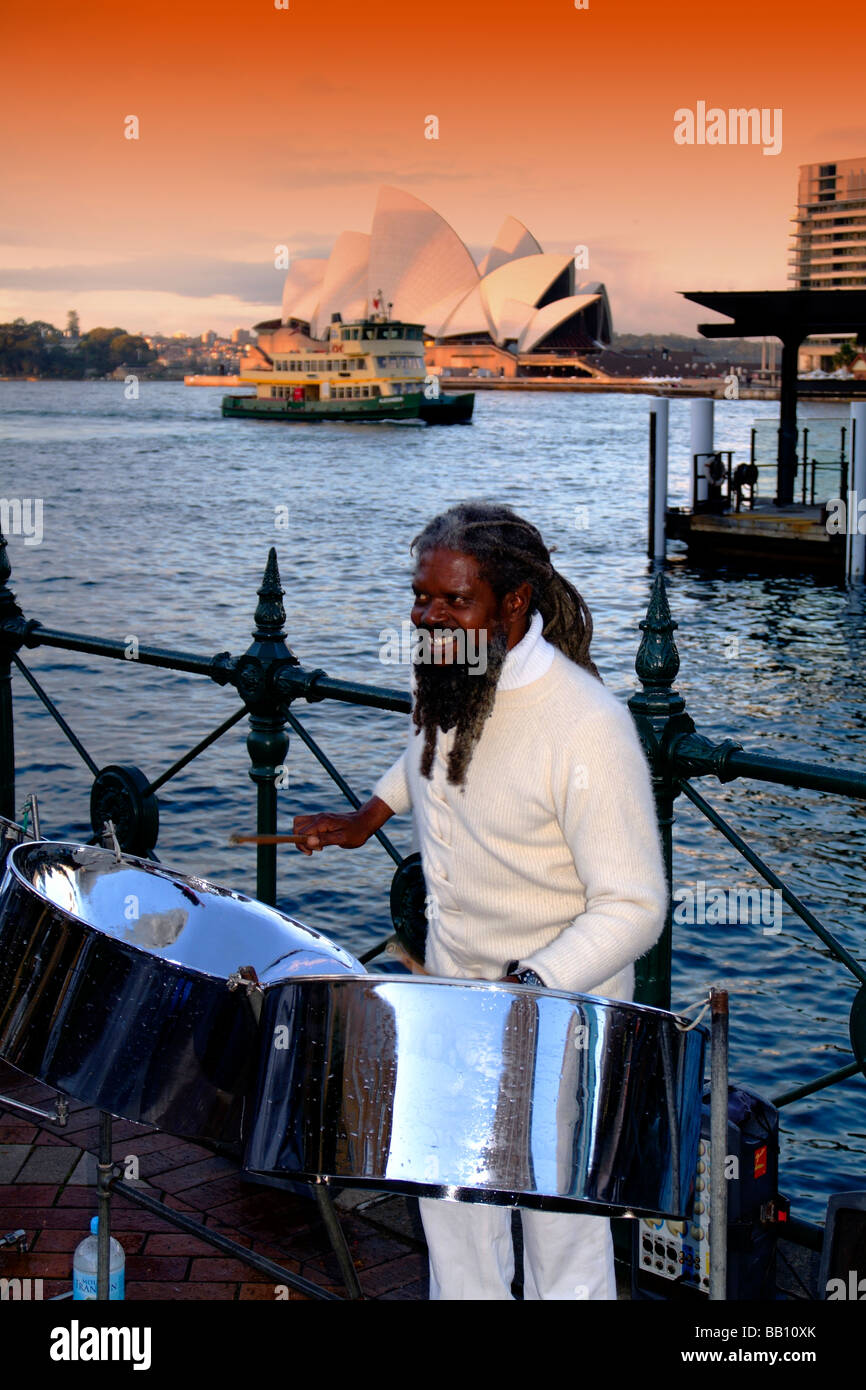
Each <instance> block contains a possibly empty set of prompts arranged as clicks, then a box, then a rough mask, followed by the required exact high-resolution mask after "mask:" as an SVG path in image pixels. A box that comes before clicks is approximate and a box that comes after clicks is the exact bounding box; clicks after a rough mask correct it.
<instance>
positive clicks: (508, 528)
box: [294, 503, 667, 1299]
mask: <svg viewBox="0 0 866 1390" xmlns="http://www.w3.org/2000/svg"><path fill="white" fill-rule="evenodd" d="M412 550H413V552H414V554H415V557H416V566H415V574H414V578H413V586H412V587H413V590H414V594H415V601H414V605H413V608H412V621H413V623H414V624H415V627H416V628H417V629H420V631H421V634H426V637H427V641H428V652H429V654H430V658H431V659H430V660H429V661H428V662H427V664H419V665H417V666H416V667H415V691H414V702H413V711H412V729H411V730H410V736H409V745H408V747H407V749H406V750H405V752H404V753H403V755H402V756H401V757H400V758H399V759H398V760H397V762H396V763H395V764H394V766H393V767H392V768H391V769H390V770H389V771H388V772H386V773H385V775H384V776H383V777H381V778H380V779H379V781H378V782H377V783H376V786H375V788H374V794H373V796H372V797H371V799H370V800H369V801H368V802H367V803H366V805H364V806H362V807H360V809H359V810H358V811H355V812H352V813H350V814H348V815H318V816H298V817H297V818H296V819H295V826H294V828H295V832H296V834H300V835H304V836H305V837H306V839H305V842H304V843H303V844H301V845H299V848H300V849H301V850H302V851H303V852H304V853H308V854H309V853H312V852H313V851H314V850H318V849H321V848H322V847H323V846H324V845H326V844H336V845H342V846H344V847H352V846H356V845H361V844H364V843H365V842H366V840H368V839H369V837H370V836H371V835H372V834H373V833H374V831H376V830H378V829H379V828H380V826H382V825H383V824H384V823H385V821H386V820H387V819H388V818H389V817H390V816H391V815H394V814H399V813H401V812H404V811H408V810H409V809H410V808H411V810H412V812H413V816H414V822H415V830H416V834H417V838H418V842H419V847H420V851H421V858H422V863H423V868H424V877H425V880H426V884H427V891H428V904H429V905H430V908H432V910H428V922H429V926H428V933H427V946H426V955H425V962H424V964H425V969H426V971H427V973H429V974H432V975H438V976H449V977H452V978H454V977H457V978H469V979H473V978H474V979H479V978H480V979H486V980H509V981H516V982H518V983H523V984H531V985H535V986H536V987H539V986H540V987H542V988H548V989H559V990H568V991H571V992H573V993H579V994H596V995H601V996H603V997H608V998H614V999H631V998H632V993H633V988H634V961H635V960H636V959H637V957H638V956H640V955H642V954H643V953H644V952H645V951H647V950H648V949H649V948H650V946H652V945H653V943H654V942H655V941H656V939H657V938H658V936H659V935H660V933H661V930H662V927H663V924H664V919H665V911H666V906H667V886H666V881H665V873H664V865H663V860H662V853H661V846H660V842H659V834H658V826H657V822H656V818H655V807H654V803H653V798H652V791H651V783H650V775H649V768H648V766H647V762H646V759H645V756H644V753H643V749H642V748H641V745H640V741H639V739H638V737H637V734H636V732H635V729H634V725H633V723H632V719H631V716H630V714H629V712H628V710H627V709H626V708H625V707H624V706H623V705H622V704H621V703H620V702H619V701H618V700H617V699H616V698H615V697H614V696H613V695H611V694H610V693H609V692H608V691H607V690H606V689H605V687H604V684H603V682H602V680H601V677H600V676H599V674H598V671H597V670H596V667H595V665H594V664H593V662H592V660H591V658H590V654H589V646H590V640H591V638H592V618H591V616H590V613H589V610H588V608H587V606H586V604H585V603H584V601H583V599H582V598H581V596H580V594H579V593H578V592H577V590H576V589H575V588H574V587H573V586H572V585H571V584H570V583H569V582H568V580H567V579H565V578H564V577H563V575H561V574H559V573H558V572H557V571H556V570H555V569H554V567H553V565H552V564H551V560H550V553H549V551H548V549H547V547H546V546H545V544H544V541H543V540H542V538H541V535H540V534H539V532H538V530H537V529H536V528H535V527H534V526H533V525H531V524H530V522H528V521H525V520H524V519H523V518H522V517H520V516H518V515H517V514H516V513H515V512H513V511H512V510H511V508H509V507H505V506H493V505H489V504H486V503H464V504H461V505H459V506H455V507H451V508H450V509H449V510H448V511H446V512H443V513H442V515H441V516H437V517H435V518H434V519H433V521H431V522H430V523H429V525H427V526H426V527H425V528H424V530H423V531H422V532H421V533H420V535H418V536H416V537H415V540H414V541H413V542H412ZM461 637H462V638H463V641H464V644H465V643H466V639H467V638H473V639H474V642H475V645H474V647H473V650H475V651H476V652H484V653H485V654H486V669H485V670H484V671H483V672H482V671H480V670H479V669H476V668H474V667H472V666H471V665H470V663H469V662H467V661H465V660H460V658H459V651H460V645H461V643H460V640H459V639H460V638H461ZM420 1205H421V1215H422V1219H423V1222H424V1230H425V1234H426V1236H427V1243H428V1247H429V1251H430V1297H431V1298H443V1299H508V1298H511V1297H512V1294H511V1282H512V1278H513V1274H514V1252H513V1247H512V1242H511V1226H510V1222H511V1213H510V1210H509V1209H508V1208H507V1207H500V1206H486V1205H482V1204H463V1203H451V1202H445V1201H438V1200H430V1199H423V1200H422V1201H421V1204H420ZM521 1216H522V1222H523V1242H524V1297H525V1298H531V1299H536V1298H537V1299H578V1298H590V1299H614V1298H616V1283H615V1279H614V1267H613V1244H612V1240H611V1234H610V1222H609V1221H608V1220H607V1219H606V1218H604V1217H599V1216H584V1215H572V1214H565V1215H562V1214H558V1213H551V1212H540V1211H529V1210H524V1211H522V1212H521Z"/></svg>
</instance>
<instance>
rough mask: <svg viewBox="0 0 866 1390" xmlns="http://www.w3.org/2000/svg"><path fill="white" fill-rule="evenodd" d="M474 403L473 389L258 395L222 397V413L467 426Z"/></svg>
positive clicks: (288, 420) (283, 419)
mask: <svg viewBox="0 0 866 1390" xmlns="http://www.w3.org/2000/svg"><path fill="white" fill-rule="evenodd" d="M474 405H475V395H474V393H473V392H471V391H470V392H465V393H463V394H462V395H459V396H444V395H443V396H439V397H437V398H436V399H434V400H427V399H426V398H425V396H424V395H423V393H422V392H420V391H419V392H417V393H415V394H412V395H407V396H397V397H391V398H388V397H384V396H377V397H373V398H371V399H368V400H367V399H365V400H352V401H348V400H325V401H289V400H266V399H262V398H260V397H258V396H249V395H246V396H223V401H222V413H223V415H224V416H226V417H230V418H232V419H235V420H238V419H239V420H268V421H270V422H271V423H274V424H302V423H303V424H322V423H323V422H326V421H330V422H331V423H332V424H375V423H376V422H381V421H384V420H410V421H411V420H420V421H422V422H423V423H424V424H427V425H468V424H470V423H471V420H472V410H473V408H474Z"/></svg>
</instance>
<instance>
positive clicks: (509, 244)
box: [261, 186, 611, 353]
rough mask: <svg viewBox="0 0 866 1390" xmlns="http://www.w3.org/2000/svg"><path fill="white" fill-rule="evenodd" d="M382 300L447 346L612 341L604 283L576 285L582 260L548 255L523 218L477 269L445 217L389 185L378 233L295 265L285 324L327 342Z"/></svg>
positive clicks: (348, 237)
mask: <svg viewBox="0 0 866 1390" xmlns="http://www.w3.org/2000/svg"><path fill="white" fill-rule="evenodd" d="M374 301H379V302H380V303H381V302H382V301H384V304H385V305H386V306H387V309H388V311H389V313H390V314H391V316H392V317H393V318H395V319H401V320H404V321H406V322H410V323H422V324H424V326H425V329H426V331H427V333H428V334H429V335H430V336H431V337H433V338H435V339H436V340H437V342H439V343H442V344H445V345H447V344H449V343H453V344H458V343H486V344H488V345H490V346H491V348H493V347H495V348H498V349H504V350H506V351H507V352H511V353H533V352H535V353H538V352H553V353H556V352H586V351H590V352H591V351H594V350H597V349H598V348H601V347H604V346H605V345H606V344H608V343H609V342H610V336H611V318H610V306H609V304H608V300H607V292H606V290H605V287H604V285H602V284H599V283H588V282H584V283H575V274H574V260H573V259H572V257H571V256H570V255H566V254H563V253H547V252H544V251H543V250H542V248H541V246H540V245H539V243H538V242H537V241H536V239H535V237H534V236H533V235H532V233H531V232H530V231H528V229H527V228H526V227H524V225H523V223H522V222H519V221H518V220H517V219H516V218H514V217H506V219H505V221H504V222H503V224H502V226H501V228H500V230H499V233H498V234H497V237H496V240H495V241H494V243H493V245H492V246H491V248H490V250H489V251H488V252H487V254H486V255H485V256H484V257H483V259H482V260H481V262H480V264H479V265H477V266H476V264H475V261H474V259H473V257H472V255H471V254H470V252H469V251H468V249H467V247H466V246H465V245H464V243H463V241H462V240H461V239H460V237H459V236H458V235H457V233H456V232H455V231H454V229H453V228H452V227H451V226H450V225H449V223H448V222H446V220H445V218H444V217H442V216H440V214H439V213H438V212H436V211H435V209H433V208H431V207H430V206H428V204H427V203H424V202H422V201H421V199H420V198H416V197H414V196H413V194H411V193H406V192H405V191H403V190H402V189H399V188H390V187H387V186H385V187H382V188H381V189H380V190H379V197H378V201H377V204H376V211H375V214H374V217H373V226H372V229H371V231H370V232H369V233H366V232H355V231H346V232H342V233H341V234H340V236H339V237H338V238H337V241H336V243H335V245H334V249H333V251H332V252H331V255H330V257H329V258H328V259H327V260H324V259H299V260H296V261H293V263H292V266H291V269H290V270H289V272H288V274H287V276H286V281H285V286H284V288H283V303H282V320H281V321H282V323H283V324H285V325H288V324H290V323H291V324H292V325H293V327H295V328H297V327H299V326H300V325H303V326H304V327H305V328H306V330H307V331H308V333H309V336H310V337H311V338H313V339H321V338H323V337H325V336H326V334H327V328H328V324H329V323H331V321H332V319H333V317H334V316H335V315H337V314H339V315H340V317H341V318H342V320H343V322H344V323H346V322H350V321H352V320H353V319H359V318H363V317H365V316H366V315H367V314H369V313H370V312H372V310H373V305H374ZM261 326H262V327H263V328H264V327H265V325H261ZM270 326H271V325H269V327H270Z"/></svg>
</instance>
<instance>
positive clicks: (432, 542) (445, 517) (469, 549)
mask: <svg viewBox="0 0 866 1390" xmlns="http://www.w3.org/2000/svg"><path fill="white" fill-rule="evenodd" d="M435 549H443V550H457V551H460V552H461V553H462V554H464V555H471V556H472V557H473V558H474V559H475V560H477V561H478V567H479V571H480V573H481V577H482V578H483V579H485V580H486V581H487V583H488V584H489V585H490V587H491V589H492V590H493V592H494V594H495V595H496V597H497V599H498V600H500V601H501V600H502V599H503V598H504V596H505V595H506V594H510V593H513V591H514V590H515V589H517V588H519V587H520V585H521V584H523V583H524V582H528V583H529V584H530V585H531V586H532V599H531V601H530V612H532V611H534V610H535V609H537V610H538V612H539V613H540V614H541V616H542V619H543V620H544V627H543V628H542V636H544V637H546V639H547V641H548V642H552V643H553V645H554V646H556V647H559V649H560V651H561V652H563V653H564V654H565V655H566V656H567V657H569V658H570V659H571V660H572V661H574V662H575V663H576V664H577V665H578V666H582V667H583V669H584V670H585V671H589V672H590V673H591V674H592V675H593V676H595V677H596V679H597V680H599V681H601V676H600V675H599V673H598V669H597V668H596V665H595V662H594V661H593V660H592V658H591V657H590V654H589V644H590V642H591V641H592V615H591V614H590V611H589V609H588V608H587V606H586V603H585V602H584V600H583V598H582V597H581V595H580V594H579V593H578V591H577V589H575V587H574V585H573V584H570V583H569V581H568V580H567V579H566V578H565V576H564V575H562V574H560V573H559V572H558V571H557V570H555V569H554V568H553V565H552V564H551V562H550V551H549V550H548V549H547V546H546V545H545V544H544V541H543V540H542V539H541V533H540V531H539V530H538V529H537V528H536V527H535V526H533V525H532V523H531V522H530V521H526V520H525V519H524V518H523V517H522V516H518V515H517V513H516V512H514V511H512V509H511V508H510V507H506V506H505V505H504V504H497V503H493V502H459V503H458V504H457V505H456V506H454V507H449V509H448V511H447V512H442V513H441V514H440V515H439V516H436V517H434V518H433V520H432V521H430V522H428V524H427V525H426V526H425V527H424V530H423V531H420V532H419V533H418V535H417V536H416V537H415V539H414V540H413V541H412V544H411V546H410V552H411V553H412V554H416V553H417V554H418V555H421V554H423V553H424V552H426V551H429V550H435ZM602 684H604V682H603V681H602Z"/></svg>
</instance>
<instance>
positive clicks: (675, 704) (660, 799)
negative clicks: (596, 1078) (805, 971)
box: [628, 571, 694, 1009]
mask: <svg viewBox="0 0 866 1390" xmlns="http://www.w3.org/2000/svg"><path fill="white" fill-rule="evenodd" d="M678 626H679V624H678V623H675V622H674V621H673V619H672V618H671V610H670V608H669V607H668V600H667V594H666V593H665V582H664V576H663V575H662V573H661V571H659V573H658V574H657V575H656V577H655V580H654V582H653V587H652V593H651V595H650V601H649V605H648V607H647V611H646V617H645V618H644V620H643V622H641V623H640V627H641V629H642V630H643V637H642V638H641V643H640V647H639V648H638V653H637V656H636V658H635V663H634V667H635V670H636V671H637V674H638V678H639V680H640V682H641V685H642V686H643V690H641V691H637V692H636V693H635V694H634V695H632V696H631V697H630V699H629V701H628V707H629V709H630V710H631V712H632V716H633V718H634V721H635V725H636V727H637V731H638V734H639V736H640V740H641V743H642V744H643V747H644V751H645V752H646V755H647V758H648V760H649V764H650V767H651V769H652V784H653V795H654V797H655V803H656V814H657V816H658V822H659V830H660V832H661V841H662V850H663V854H664V861H665V874H666V876H667V881H668V909H667V914H666V916H665V926H664V931H663V932H662V934H661V936H660V938H659V940H658V941H657V942H656V944H655V946H653V947H652V949H651V950H650V951H648V952H647V954H646V955H645V956H642V957H641V959H640V960H639V961H638V962H637V965H636V966H635V1000H636V1001H637V1002H638V1003H641V1004H652V1005H653V1006H654V1007H655V1008H659V1009H668V1008H670V1001H671V920H672V918H671V911H672V908H671V895H672V892H673V823H674V799H675V797H676V791H675V788H674V783H673V777H672V775H671V772H670V767H669V764H668V760H667V755H666V749H667V745H668V742H669V740H670V738H671V737H672V736H673V735H674V734H676V733H682V732H688V731H690V730H692V729H693V728H694V724H693V723H692V721H691V719H690V718H689V716H688V715H687V714H686V713H685V708H686V706H685V701H684V700H683V697H682V696H681V695H680V694H679V692H678V691H676V690H672V689H671V682H672V681H673V680H674V679H675V678H676V674H677V672H678V671H679V669H680V657H679V652H678V651H677V648H676V643H675V642H674V637H673V634H674V630H675V629H676V628H677V627H678Z"/></svg>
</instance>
